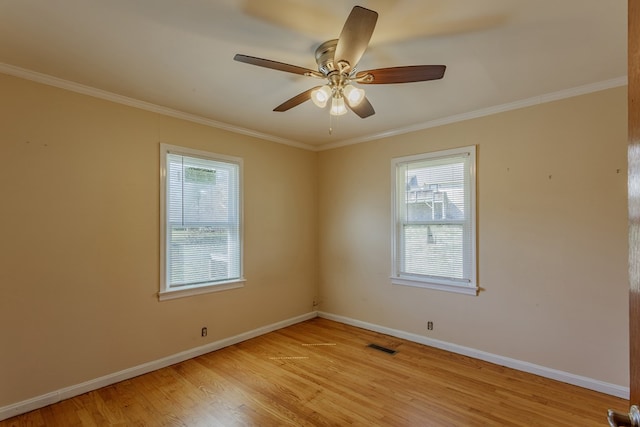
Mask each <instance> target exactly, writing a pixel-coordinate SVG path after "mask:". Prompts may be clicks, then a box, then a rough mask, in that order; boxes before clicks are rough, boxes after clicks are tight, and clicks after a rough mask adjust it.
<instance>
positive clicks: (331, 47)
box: [316, 39, 338, 76]
mask: <svg viewBox="0 0 640 427" xmlns="http://www.w3.org/2000/svg"><path fill="white" fill-rule="evenodd" d="M337 44H338V39H333V40H328V41H326V42H324V43H322V44H321V45H320V46H318V48H317V49H316V63H317V64H318V71H320V72H321V73H322V74H324V75H325V76H327V75H329V73H331V72H332V71H335V70H336V66H335V64H334V62H333V59H334V54H335V52H336V45H337Z"/></svg>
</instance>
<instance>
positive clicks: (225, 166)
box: [161, 145, 242, 293]
mask: <svg viewBox="0 0 640 427" xmlns="http://www.w3.org/2000/svg"><path fill="white" fill-rule="evenodd" d="M163 149H164V150H165V152H164V155H163V157H164V160H163V161H164V172H163V175H164V176H163V190H164V196H165V197H164V208H165V211H164V221H163V224H162V227H163V235H164V239H163V240H164V245H163V246H164V248H163V249H164V251H163V252H164V253H163V260H164V262H163V269H164V271H163V284H162V286H161V293H162V292H171V291H176V290H183V289H194V288H200V287H210V286H214V285H225V284H229V283H230V282H236V281H240V280H242V240H241V218H242V216H241V195H240V192H241V186H240V176H241V175H240V166H241V162H240V161H239V159H234V160H230V158H225V159H222V158H220V156H218V155H215V154H210V153H203V152H196V151H194V150H186V149H180V148H179V147H174V148H171V147H170V146H165V145H163Z"/></svg>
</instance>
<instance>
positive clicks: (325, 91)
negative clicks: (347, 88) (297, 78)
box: [311, 85, 331, 108]
mask: <svg viewBox="0 0 640 427" xmlns="http://www.w3.org/2000/svg"><path fill="white" fill-rule="evenodd" d="M329 98H331V88H330V87H329V86H327V85H324V86H322V87H319V88H318V89H314V90H312V91H311V101H313V103H314V104H316V105H317V106H318V107H320V108H324V107H325V105H327V102H328V101H329Z"/></svg>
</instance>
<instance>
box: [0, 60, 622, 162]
mask: <svg viewBox="0 0 640 427" xmlns="http://www.w3.org/2000/svg"><path fill="white" fill-rule="evenodd" d="M0 73H2V74H7V75H11V76H14V77H19V78H23V79H25V80H31V81H34V82H37V83H42V84H45V85H49V86H54V87H57V88H60V89H65V90H69V91H72V92H76V93H81V94H83V95H88V96H92V97H95V98H100V99H104V100H107V101H111V102H115V103H118V104H123V105H127V106H130V107H134V108H139V109H141V110H145V111H150V112H153V113H157V114H162V115H165V116H169V117H173V118H177V119H182V120H186V121H189V122H193V123H198V124H201V125H205V126H209V127H213V128H216V129H222V130H226V131H229V132H234V133H238V134H241V135H246V136H250V137H253V138H259V139H263V140H266V141H271V142H276V143H279V144H284V145H289V146H292V147H296V148H301V149H304V150H309V151H325V150H331V149H334V148H340V147H345V146H348V145H354V144H360V143H363V142H369V141H374V140H378V139H382V138H390V137H394V136H398V135H403V134H406V133H411V132H417V131H420V130H425V129H429V128H434V127H438V126H444V125H448V124H452V123H456V122H462V121H465V120H471V119H477V118H479V117H485V116H490V115H493V114H499V113H504V112H506V111H511V110H518V109H521V108H526V107H531V106H534V105H540V104H544V103H547V102H554V101H559V100H562V99H566V98H572V97H575V96H580V95H586V94H589V93H593V92H599V91H602V90H606V89H612V88H615V87H620V86H626V85H627V84H628V79H627V76H622V77H618V78H614V79H610V80H604V81H602V82H597V83H591V84H588V85H583V86H577V87H574V88H570V89H565V90H561V91H557V92H551V93H547V94H543V95H538V96H534V97H531V98H527V99H523V100H520V101H514V102H509V103H506V104H501V105H496V106H493V107H488V108H482V109H479V110H475V111H470V112H467V113H462V114H455V115H453V116H449V117H443V118H440V119H435V120H429V121H426V122H423V123H417V124H414V125H410V126H406V127H402V128H397V129H392V130H389V131H385V132H380V133H375V134H371V135H366V136H362V137H357V138H352V139H345V140H342V141H338V142H335V143H330V144H324V145H318V146H316V145H310V144H305V143H302V142H298V141H293V140H290V139H286V138H281V137H278V136H275V135H270V134H266V133H262V132H258V131H255V130H251V129H246V128H242V127H239V126H234V125H230V124H228V123H223V122H219V121H216V120H213V119H209V118H206V117H202V116H198V115H196V114H190V113H185V112H183V111H179V110H174V109H172V108H168V107H163V106H161V105H157V104H152V103H150V102H145V101H140V100H137V99H134V98H129V97H126V96H123V95H118V94H115V93H112V92H108V91H105V90H101V89H96V88H94V87H91V86H86V85H82V84H79V83H75V82H72V81H69V80H64V79H60V78H58V77H53V76H50V75H48V74H43V73H39V72H36V71H31V70H28V69H25V68H20V67H16V66H14V65H10V64H6V63H1V62H0Z"/></svg>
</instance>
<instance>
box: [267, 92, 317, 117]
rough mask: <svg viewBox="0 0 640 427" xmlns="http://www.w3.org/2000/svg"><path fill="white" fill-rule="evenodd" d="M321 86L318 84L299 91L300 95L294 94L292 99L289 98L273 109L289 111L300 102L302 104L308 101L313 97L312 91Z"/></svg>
mask: <svg viewBox="0 0 640 427" xmlns="http://www.w3.org/2000/svg"><path fill="white" fill-rule="evenodd" d="M319 87H321V86H316V87H312V88H311V89H309V90H305V91H304V92H302V93H299V94H298V95H296V96H294V97H293V98H291V99H288V100H286V101H284V102H283V103H282V104H280V105H278V106H277V107H276V108H274V109H273V111H287V110H290V109H292V108H293V107H296V106H298V105H300V104H302V103H303V102H305V101H308V100H310V99H311V91H313V90H315V89H318V88H319Z"/></svg>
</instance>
